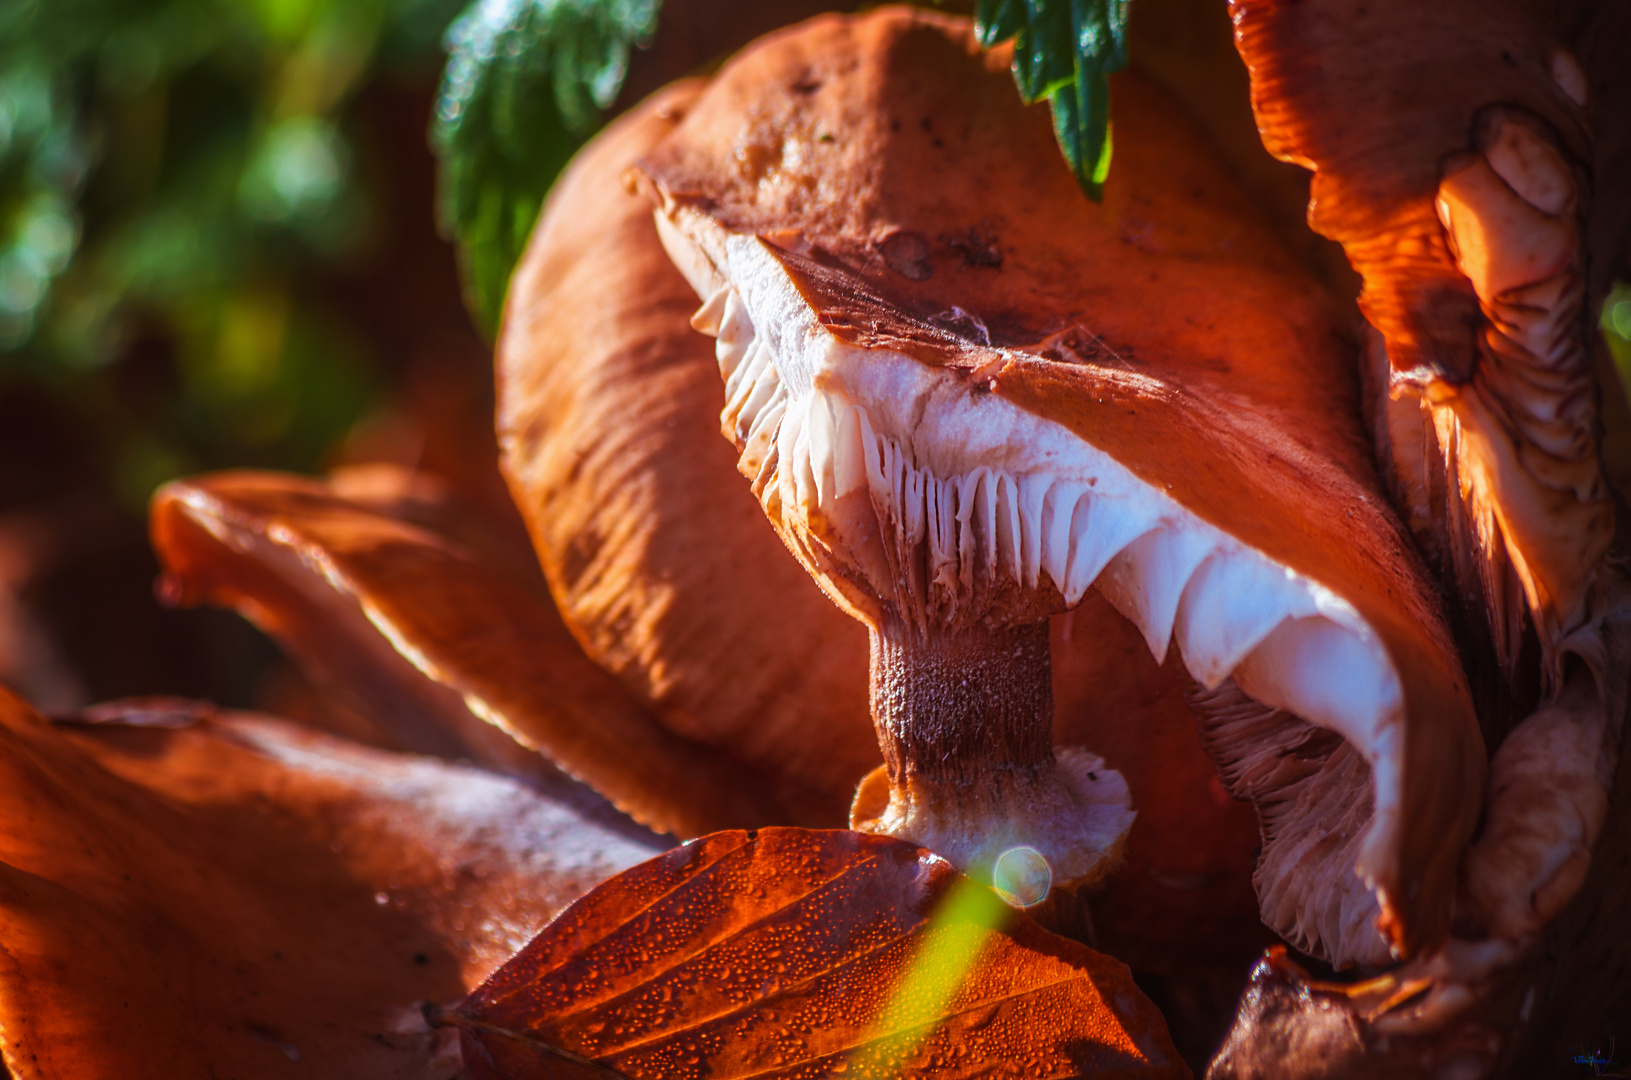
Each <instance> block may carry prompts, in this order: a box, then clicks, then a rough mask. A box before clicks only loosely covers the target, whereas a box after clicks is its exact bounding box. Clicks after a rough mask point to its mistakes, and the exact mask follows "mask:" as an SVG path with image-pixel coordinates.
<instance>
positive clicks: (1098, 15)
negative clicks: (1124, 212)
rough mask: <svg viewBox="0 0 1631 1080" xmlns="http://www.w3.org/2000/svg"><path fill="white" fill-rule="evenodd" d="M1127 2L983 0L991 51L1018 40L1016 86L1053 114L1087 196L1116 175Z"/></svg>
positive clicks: (980, 14)
mask: <svg viewBox="0 0 1631 1080" xmlns="http://www.w3.org/2000/svg"><path fill="white" fill-rule="evenodd" d="M1127 2H1128V0H978V3H977V4H976V6H975V11H974V17H975V22H976V24H977V29H978V32H979V38H980V43H981V44H982V45H984V46H985V47H986V48H991V47H992V46H994V45H996V44H998V43H999V42H1003V41H1007V40H1008V39H1009V38H1013V39H1014V82H1015V83H1017V84H1018V86H1019V92H1020V95H1021V96H1022V97H1024V98H1025V100H1026V101H1027V102H1033V103H1034V102H1037V101H1047V102H1048V103H1049V104H1050V105H1051V106H1052V109H1053V129H1054V134H1055V135H1057V136H1058V138H1059V149H1060V150H1061V151H1063V153H1064V155H1065V160H1066V161H1068V162H1069V163H1070V167H1071V171H1073V172H1074V173H1075V174H1076V179H1077V182H1079V183H1080V184H1081V185H1082V190H1083V191H1085V192H1087V194H1088V197H1089V198H1091V199H1093V200H1094V201H1097V200H1098V199H1099V198H1100V197H1101V196H1102V194H1103V187H1104V178H1105V176H1106V175H1107V174H1108V173H1109V171H1110V73H1111V72H1113V71H1119V70H1121V69H1122V68H1124V67H1126V66H1127Z"/></svg>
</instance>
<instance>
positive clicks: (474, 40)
mask: <svg viewBox="0 0 1631 1080" xmlns="http://www.w3.org/2000/svg"><path fill="white" fill-rule="evenodd" d="M658 7H659V0H476V2H475V3H473V4H471V5H470V7H469V9H467V10H466V11H465V13H464V14H463V15H461V16H459V18H458V20H457V21H456V22H455V23H454V24H453V25H452V27H450V28H449V30H448V34H447V47H448V54H449V57H448V64H447V71H446V73H445V75H444V76H443V79H442V89H441V94H440V97H439V98H438V100H437V103H436V118H435V121H434V124H433V127H432V129H431V130H432V139H433V142H434V144H435V147H436V151H437V156H438V158H439V159H440V162H441V185H440V203H441V207H440V209H441V220H442V227H443V229H444V230H445V231H447V232H448V233H449V234H450V235H452V236H454V237H456V238H457V240H458V242H459V257H460V266H461V269H462V270H463V273H464V283H465V292H466V297H465V298H466V302H467V304H468V306H469V308H470V311H471V313H472V314H473V315H474V316H475V318H476V321H477V322H478V323H479V324H480V325H481V326H482V328H483V329H485V330H486V331H487V332H488V333H489V334H492V333H494V332H495V331H496V329H497V327H498V318H499V314H500V311H501V309H502V308H503V305H504V290H505V287H506V286H507V285H508V283H509V279H510V270H511V269H512V268H513V267H514V266H515V263H516V261H517V260H518V259H519V258H520V257H521V251H522V249H523V248H524V247H525V246H526V242H527V236H528V234H529V233H531V232H532V224H533V221H534V220H535V219H536V218H537V216H538V210H539V207H540V206H541V205H542V204H543V198H544V194H545V192H546V191H547V190H548V189H549V185H550V183H551V182H552V181H553V180H554V178H555V174H556V173H558V172H560V170H561V167H562V166H563V165H565V164H566V162H567V159H568V158H570V157H571V156H572V153H573V151H575V150H576V149H577V148H578V146H579V145H580V144H581V143H582V142H583V141H584V140H585V139H587V138H588V137H589V136H590V135H592V134H593V133H594V132H595V129H596V128H598V127H599V126H600V123H601V117H602V115H603V113H604V112H605V111H606V110H607V109H608V108H610V107H611V105H612V102H613V101H614V100H616V98H617V92H618V91H619V90H621V89H622V87H623V78H624V76H625V75H626V74H627V73H628V66H629V51H630V50H631V49H632V48H634V47H637V46H640V45H644V44H646V43H647V42H649V41H650V39H651V35H652V34H653V33H654V32H655V31H656V29H657V9H658Z"/></svg>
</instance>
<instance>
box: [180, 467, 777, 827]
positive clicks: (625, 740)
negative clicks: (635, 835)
mask: <svg viewBox="0 0 1631 1080" xmlns="http://www.w3.org/2000/svg"><path fill="white" fill-rule="evenodd" d="M152 531H153V542H154V547H155V549H156V550H157V551H158V553H159V557H160V559H161V560H162V562H163V564H164V567H165V573H166V575H167V584H166V589H167V592H168V598H169V599H171V600H172V601H173V602H178V603H183V604H198V603H212V604H221V605H224V606H229V607H234V608H236V609H237V610H238V611H240V612H241V613H242V614H244V615H245V616H246V617H248V618H249V619H250V620H251V621H253V622H255V623H256V624H257V625H258V626H260V627H261V629H263V630H265V631H267V632H268V633H269V634H271V635H272V636H273V637H275V638H277V639H278V640H279V641H281V642H282V643H283V644H284V646H285V647H286V648H288V649H289V650H290V651H291V652H293V653H295V655H296V656H298V657H299V658H300V660H301V662H302V664H303V665H304V666H306V667H307V669H308V670H310V671H312V672H313V673H314V674H315V675H316V676H317V678H318V680H319V681H320V682H322V683H324V684H326V685H327V686H329V687H331V688H332V689H333V692H335V693H336V694H345V695H347V696H348V697H349V700H350V701H351V702H352V703H353V704H354V705H355V706H357V707H359V708H360V709H361V710H362V711H364V712H366V713H368V714H369V715H371V716H373V717H375V718H376V720H377V722H378V723H379V724H380V726H381V727H383V728H387V729H388V731H389V733H390V734H391V735H392V736H394V737H395V738H396V739H397V740H398V741H399V742H400V743H401V744H402V745H403V748H405V749H410V750H415V751H419V752H422V753H434V754H438V755H440V756H444V757H454V758H457V757H468V758H471V759H472V760H475V761H477V762H479V763H481V764H484V765H487V766H489V767H492V768H496V769H498V770H500V771H502V772H506V773H508V774H511V775H517V776H521V777H524V778H527V779H528V780H529V781H531V782H534V783H539V782H542V783H544V784H546V785H553V784H554V781H553V779H552V778H553V777H555V776H557V775H558V773H557V770H556V768H555V766H556V765H558V766H559V767H560V768H561V769H564V770H566V771H567V772H568V773H570V774H572V775H573V776H575V777H578V778H580V779H582V780H584V781H585V782H587V783H589V784H592V785H593V786H594V788H595V789H596V790H597V791H599V792H600V793H601V794H602V795H604V796H606V797H607V798H608V799H610V800H611V801H612V802H613V803H614V804H616V805H617V806H618V808H619V809H621V810H623V811H624V812H625V813H628V814H629V815H631V816H632V817H634V818H635V819H637V820H638V821H640V822H642V823H643V824H646V825H650V826H651V827H653V828H656V829H659V830H662V831H665V832H671V833H674V834H676V835H679V836H694V835H697V834H698V833H702V832H707V831H709V830H710V829H716V828H725V827H729V826H733V825H758V824H763V823H769V822H776V821H782V820H786V814H785V812H783V811H782V810H781V809H780V807H779V804H778V803H777V800H776V797H775V795H774V794H773V793H772V792H771V791H770V790H769V789H768V785H766V784H765V783H764V782H763V781H762V780H761V779H760V778H758V777H756V776H753V775H751V774H749V773H748V771H747V770H746V769H745V768H744V767H743V766H741V765H739V764H738V763H737V762H735V761H733V760H732V759H731V758H730V757H729V756H727V755H726V754H725V753H723V752H721V751H718V750H714V749H711V748H708V747H703V746H699V745H697V744H695V743H692V742H690V741H689V740H687V739H685V738H683V737H681V736H678V735H676V734H674V733H673V732H671V731H669V730H668V729H666V728H664V727H662V726H661V725H659V724H658V723H657V722H656V721H655V720H654V719H653V718H652V717H651V715H650V714H649V713H648V712H647V711H646V710H645V709H644V708H643V707H642V706H640V705H639V704H637V703H635V702H634V701H633V700H631V699H630V698H629V696H628V695H627V694H626V693H625V692H624V690H623V689H622V687H621V686H620V685H619V684H618V683H617V682H616V680H614V679H613V678H612V677H611V676H610V675H608V674H607V673H605V672H604V671H602V670H600V669H599V668H597V667H596V666H595V665H594V664H592V663H591V662H590V661H589V659H588V658H587V657H585V656H584V655H583V653H582V651H581V650H580V649H579V648H578V646H577V643H576V642H575V641H574V640H573V638H572V636H571V635H570V634H569V633H568V632H567V629H566V627H565V626H564V625H562V623H561V620H560V617H559V616H558V615H557V614H556V612H555V608H554V605H553V604H552V603H551V601H550V599H549V593H548V592H547V590H546V589H545V586H544V583H543V580H542V577H541V575H540V574H539V573H538V571H537V569H536V566H535V565H534V564H532V563H531V559H530V556H528V555H526V553H524V552H523V553H521V554H520V555H519V556H518V557H517V556H514V555H513V554H511V553H509V552H506V551H505V550H503V549H502V548H501V547H499V546H496V545H495V544H493V543H490V542H487V541H486V540H485V539H484V536H485V534H484V533H483V532H482V531H481V530H480V528H479V527H478V526H476V525H474V524H473V523H472V522H471V521H469V520H468V519H466V518H461V517H460V516H459V515H458V514H457V512H456V510H455V508H453V507H452V506H450V505H448V504H447V503H446V502H445V500H442V501H439V500H438V499H437V498H434V497H431V496H427V495H424V494H423V493H420V494H415V490H414V488H413V484H412V481H411V474H407V473H405V472H401V471H396V470H380V471H374V472H373V473H372V474H371V478H370V479H369V482H368V483H367V484H361V483H359V482H357V480H356V478H354V477H352V478H342V479H341V480H337V481H335V482H333V483H325V482H323V481H320V480H312V479H307V478H303V477H295V476H285V475H280V474H275V473H251V472H239V473H218V474H214V475H212V476H209V477H206V478H201V479H197V480H190V481H178V482H176V483H173V484H170V485H167V486H166V487H164V488H162V489H161V490H160V491H159V493H158V494H157V495H156V496H155V497H154V500H153V509H152ZM534 751H537V752H536V753H535V752H534ZM540 755H542V756H540ZM551 762H553V763H554V765H551Z"/></svg>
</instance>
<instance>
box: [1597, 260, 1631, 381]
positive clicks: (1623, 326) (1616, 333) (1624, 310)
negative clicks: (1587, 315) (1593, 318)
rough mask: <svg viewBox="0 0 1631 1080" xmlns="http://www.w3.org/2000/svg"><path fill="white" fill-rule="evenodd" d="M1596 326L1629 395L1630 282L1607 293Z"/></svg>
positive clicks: (1630, 349) (1630, 369) (1616, 286)
mask: <svg viewBox="0 0 1631 1080" xmlns="http://www.w3.org/2000/svg"><path fill="white" fill-rule="evenodd" d="M1598 325H1599V326H1600V327H1601V329H1602V331H1603V339H1604V340H1605V341H1607V342H1608V351H1609V354H1610V355H1612V356H1613V357H1614V366H1615V367H1616V368H1617V369H1619V373H1620V382H1622V383H1623V384H1624V385H1625V388H1626V390H1627V392H1628V393H1631V282H1624V281H1622V282H1620V283H1618V284H1617V285H1615V286H1614V288H1613V289H1612V290H1611V291H1610V292H1609V294H1608V298H1607V299H1606V300H1604V301H1603V314H1602V318H1601V320H1600V321H1599V324H1598Z"/></svg>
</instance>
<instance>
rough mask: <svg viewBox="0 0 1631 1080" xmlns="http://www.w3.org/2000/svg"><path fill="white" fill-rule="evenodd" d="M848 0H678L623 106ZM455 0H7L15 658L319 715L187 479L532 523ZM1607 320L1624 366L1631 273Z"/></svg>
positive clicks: (9, 668)
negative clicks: (496, 358) (215, 476)
mask: <svg viewBox="0 0 1631 1080" xmlns="http://www.w3.org/2000/svg"><path fill="white" fill-rule="evenodd" d="M524 2H525V0H515V2H514V3H511V4H510V5H509V6H510V7H512V8H513V7H516V6H517V5H518V4H520V3H524ZM617 2H619V3H624V4H625V6H627V3H628V2H629V0H617ZM634 2H638V0H634ZM486 6H487V7H489V8H495V9H503V8H504V0H487V4H486ZM591 6H592V5H591ZM828 6H842V5H826V4H819V3H804V2H800V0H792V2H788V0H778V2H777V3H774V4H769V5H766V4H761V3H751V2H746V0H722V2H719V3H713V4H708V5H703V4H686V3H683V2H681V0H671V2H670V3H669V4H668V5H666V6H665V9H664V13H663V18H664V19H665V20H679V22H678V23H674V22H665V24H664V26H663V28H662V30H663V32H662V34H660V35H659V36H658V40H657V43H656V46H655V48H654V49H652V50H650V51H649V52H648V53H645V54H642V55H640V56H637V57H636V58H635V61H634V63H633V64H632V66H631V68H630V71H629V75H628V79H627V81H626V83H625V84H624V86H623V89H622V92H621V94H619V96H618V98H617V100H616V101H614V102H612V103H611V105H610V108H609V109H608V110H607V112H608V113H611V112H615V111H616V109H617V108H618V107H620V106H621V105H622V104H624V103H626V102H628V101H630V100H634V99H637V98H638V97H640V96H643V95H644V94H645V93H646V92H648V91H649V90H651V89H653V88H655V87H656V86H657V85H658V84H660V83H661V82H663V81H666V80H667V79H668V78H672V77H674V76H677V75H679V74H683V73H685V72H687V71H690V70H694V69H695V68H696V67H697V66H698V65H700V64H705V63H706V62H708V60H709V59H710V58H711V57H717V56H718V55H719V54H720V53H722V52H725V51H729V50H730V49H731V48H734V47H735V46H737V45H739V44H741V43H743V42H745V41H747V40H748V39H750V38H751V37H753V36H756V35H757V34H758V33H760V32H762V31H763V30H766V29H769V28H770V27H771V26H774V25H777V24H780V23H782V22H787V21H793V20H795V19H797V18H802V17H804V16H806V15H808V14H812V13H814V12H815V11H817V10H819V9H821V8H824V7H828ZM952 6H953V7H958V6H966V5H958V4H954V5H952ZM461 7H462V3H461V0H231V2H228V0H0V682H3V683H5V684H7V685H9V686H11V687H13V688H15V689H17V690H19V691H20V692H22V693H23V694H24V695H25V696H27V697H29V698H31V699H33V700H34V701H36V702H37V703H39V704H40V705H42V706H43V707H45V708H46V709H48V710H66V709H70V708H73V707H75V706H78V705H81V704H85V703H87V702H90V701H94V700H101V699H105V698H110V697H115V696H122V695H129V694H145V693H158V692H167V693H178V694H185V695H189V696H198V697H206V698H211V699H213V700H216V701H218V702H220V703H222V704H226V705H233V706H258V707H262V708H269V709H272V710H274V711H283V712H286V713H296V714H298V713H299V712H300V711H301V710H302V708H303V702H306V701H307V700H308V699H309V697H310V691H309V688H307V687H305V686H304V684H303V682H302V680H301V676H300V675H299V674H298V673H297V672H296V671H295V669H294V668H293V667H292V666H290V665H288V664H287V663H285V662H283V661H281V660H280V659H279V654H278V653H277V650H276V649H275V648H274V647H273V646H272V645H271V644H270V643H269V642H268V641H266V640H265V639H264V638H262V637H261V636H260V635H259V634H258V632H256V631H255V630H254V629H252V628H251V627H250V626H249V625H248V624H247V623H245V622H244V621H243V620H241V619H239V618H238V617H237V616H235V615H231V614H228V613H225V612H220V611H213V610H207V609H203V610H184V611H170V610H165V609H163V608H161V607H160V606H159V605H158V604H157V603H156V602H155V600H154V598H153V581H154V578H155V576H156V574H157V565H156V564H155V562H154V560H153V557H152V555H151V553H150V551H149V549H148V545H147V540H146V527H145V521H144V516H145V505H146V502H147V499H148V497H149V496H150V495H151V493H152V491H153V490H154V488H155V487H157V486H158V485H159V484H161V483H163V482H164V481H166V480H169V479H172V478H174V477H177V476H182V475H186V474H189V473H196V472H201V471H205V470H210V469H220V468H232V467H253V468H277V469H288V470H294V471H300V472H313V471H319V470H324V469H328V468H333V467H336V466H339V465H345V464H360V463H368V462H381V461H383V462H392V463H398V464H405V465H410V466H416V467H420V468H424V469H426V470H428V471H430V472H434V473H437V474H440V475H441V476H442V477H444V478H446V479H447V480H448V481H449V483H450V484H451V485H452V486H453V488H454V489H455V490H456V491H458V492H459V494H460V495H461V496H462V497H463V498H464V500H465V501H466V502H467V503H469V504H470V505H471V506H472V508H473V510H474V511H475V512H479V513H482V514H484V515H486V516H489V517H490V518H492V519H493V520H495V521H500V522H504V521H511V522H513V512H512V511H511V510H510V508H509V505H508V502H507V498H506V496H505V493H504V489H503V485H502V482H501V480H500V479H499V477H498V474H497V471H496V468H495V465H494V460H495V454H496V449H495V447H494V443H493V435H492V424H491V409H492V401H491V371H490V366H489V346H488V344H487V342H486V340H485V338H484V335H483V333H482V332H481V331H479V330H478V329H477V327H476V324H475V322H474V321H472V318H471V316H470V315H469V314H467V312H466V307H465V304H464V302H463V300H462V299H461V289H460V279H459V274H458V270H457V267H456V261H455V257H454V253H453V249H452V247H451V246H450V245H449V244H448V243H447V242H446V241H445V240H444V239H443V238H442V237H441V236H440V235H439V234H438V231H437V226H436V213H435V201H436V200H435V196H436V163H435V159H434V157H433V155H432V153H431V150H430V149H429V141H428V132H429V130H430V126H431V120H432V111H433V107H434V103H435V100H436V94H437V87H438V83H439V81H440V79H441V77H442V71H443V67H444V63H445V61H446V56H445V54H444V51H443V49H444V41H445V40H446V39H447V37H448V28H449V26H450V24H452V23H453V21H454V19H455V18H456V17H457V16H458V15H459V14H460V10H461ZM499 13H500V14H502V10H500V12H499ZM594 119H595V118H594V117H590V119H589V122H587V123H580V125H579V127H580V130H578V131H575V132H572V133H570V134H571V135H572V138H573V140H574V141H575V140H576V139H577V138H580V137H581V136H582V135H583V134H586V133H587V132H588V131H589V130H592V127H593V122H594ZM568 150H569V147H568ZM540 194H541V192H540ZM529 212H530V211H529ZM523 231H524V230H523ZM487 303H488V306H489V307H490V306H491V300H490V298H489V300H488V301H487ZM475 306H476V308H477V310H478V311H480V310H481V308H482V303H480V302H478V303H477V304H476V305H475ZM489 314H490V312H489ZM1603 324H1604V328H1605V332H1606V334H1607V337H1608V339H1609V343H1610V347H1611V350H1612V351H1613V353H1614V355H1615V356H1616V359H1617V360H1618V361H1619V367H1620V370H1621V372H1622V374H1631V291H1627V290H1625V289H1621V290H1619V291H1617V292H1616V294H1615V296H1614V297H1613V298H1612V299H1611V300H1610V302H1609V304H1608V305H1607V307H1606V308H1605V310H1604V313H1603Z"/></svg>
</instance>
